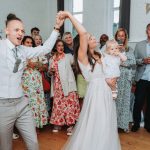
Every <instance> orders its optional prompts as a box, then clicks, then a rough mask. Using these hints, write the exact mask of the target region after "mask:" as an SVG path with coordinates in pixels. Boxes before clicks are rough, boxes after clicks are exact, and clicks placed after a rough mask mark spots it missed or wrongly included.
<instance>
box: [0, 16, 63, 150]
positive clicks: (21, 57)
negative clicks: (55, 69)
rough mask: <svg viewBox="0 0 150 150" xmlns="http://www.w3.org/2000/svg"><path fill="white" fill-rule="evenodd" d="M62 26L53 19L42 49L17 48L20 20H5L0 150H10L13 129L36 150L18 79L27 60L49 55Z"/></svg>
mask: <svg viewBox="0 0 150 150" xmlns="http://www.w3.org/2000/svg"><path fill="white" fill-rule="evenodd" d="M63 22H64V20H62V19H60V17H59V15H57V16H56V24H55V26H54V30H53V31H52V33H51V35H50V37H49V38H48V40H47V41H46V42H45V43H44V44H43V46H39V47H35V48H32V47H30V48H29V47H25V46H20V45H21V42H22V39H23V37H24V34H25V30H24V25H23V22H22V21H21V19H19V18H18V17H16V16H15V15H14V14H9V15H8V16H7V20H6V29H5V32H6V36H7V39H6V40H0V150H12V134H13V127H14V125H15V126H16V127H17V128H18V130H19V131H20V133H21V135H22V137H23V139H24V141H25V143H26V145H27V148H28V149H29V150H38V149H39V148H38V141H37V135H36V130H35V126H34V122H33V119H32V114H31V111H30V109H29V108H28V101H27V100H26V99H25V98H24V97H23V90H22V87H21V76H22V72H23V69H24V63H25V62H26V60H27V59H28V58H32V57H36V56H39V55H41V54H42V55H43V54H46V53H49V52H50V51H51V49H52V48H53V46H54V44H55V41H56V39H57V37H58V35H59V29H60V27H61V25H62V24H63Z"/></svg>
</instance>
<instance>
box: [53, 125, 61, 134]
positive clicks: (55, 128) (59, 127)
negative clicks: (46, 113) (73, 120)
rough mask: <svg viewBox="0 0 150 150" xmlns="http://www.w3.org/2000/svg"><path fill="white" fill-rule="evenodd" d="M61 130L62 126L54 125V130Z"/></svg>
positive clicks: (55, 131)
mask: <svg viewBox="0 0 150 150" xmlns="http://www.w3.org/2000/svg"><path fill="white" fill-rule="evenodd" d="M59 130H61V126H57V125H54V128H53V130H52V132H54V133H57V132H58V131H59Z"/></svg>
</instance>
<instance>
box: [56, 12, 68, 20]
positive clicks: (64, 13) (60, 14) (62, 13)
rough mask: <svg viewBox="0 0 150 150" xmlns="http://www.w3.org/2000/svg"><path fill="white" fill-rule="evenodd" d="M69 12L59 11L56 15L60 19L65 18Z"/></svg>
mask: <svg viewBox="0 0 150 150" xmlns="http://www.w3.org/2000/svg"><path fill="white" fill-rule="evenodd" d="M69 14H70V12H69V11H59V12H58V15H59V16H60V18H61V19H66V18H68V17H69Z"/></svg>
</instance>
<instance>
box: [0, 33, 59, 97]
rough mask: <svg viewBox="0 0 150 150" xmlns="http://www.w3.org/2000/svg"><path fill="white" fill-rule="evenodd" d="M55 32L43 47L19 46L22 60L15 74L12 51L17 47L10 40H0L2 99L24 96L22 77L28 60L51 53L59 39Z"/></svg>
mask: <svg viewBox="0 0 150 150" xmlns="http://www.w3.org/2000/svg"><path fill="white" fill-rule="evenodd" d="M58 35H59V33H58V32H56V31H55V30H54V31H53V32H52V33H51V35H50V37H49V38H48V40H47V41H46V42H45V43H44V44H43V46H38V47H34V48H33V47H25V46H22V45H21V46H18V49H19V50H18V53H17V55H18V58H19V59H21V63H20V65H19V68H18V71H17V72H16V73H14V72H13V69H14V65H15V62H16V58H15V56H14V53H13V51H12V49H13V48H14V47H15V46H14V45H13V44H12V43H11V41H9V39H6V40H0V98H1V99H5V98H19V97H22V96H23V90H22V86H21V77H22V73H23V69H24V67H25V62H26V60H27V59H30V58H33V57H36V56H40V55H45V54H47V53H49V52H50V51H51V50H52V48H53V46H54V44H55V42H56V40H57V37H58Z"/></svg>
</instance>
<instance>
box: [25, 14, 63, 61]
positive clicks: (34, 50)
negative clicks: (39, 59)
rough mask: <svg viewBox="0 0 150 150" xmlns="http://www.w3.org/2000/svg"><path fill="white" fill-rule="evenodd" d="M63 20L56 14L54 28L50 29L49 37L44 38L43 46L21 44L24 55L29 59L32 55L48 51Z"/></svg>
mask: <svg viewBox="0 0 150 150" xmlns="http://www.w3.org/2000/svg"><path fill="white" fill-rule="evenodd" d="M63 22H64V19H60V16H59V15H58V14H57V16H56V23H55V26H54V30H53V31H52V33H51V35H50V37H49V38H48V39H47V40H46V42H44V44H43V46H38V47H34V48H33V47H25V46H23V49H24V55H25V57H26V58H28V59H30V58H32V57H36V56H39V55H45V54H47V53H50V52H51V50H52V48H53V46H54V44H55V42H56V40H57V37H58V35H59V29H60V27H61V26H62V24H63Z"/></svg>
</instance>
